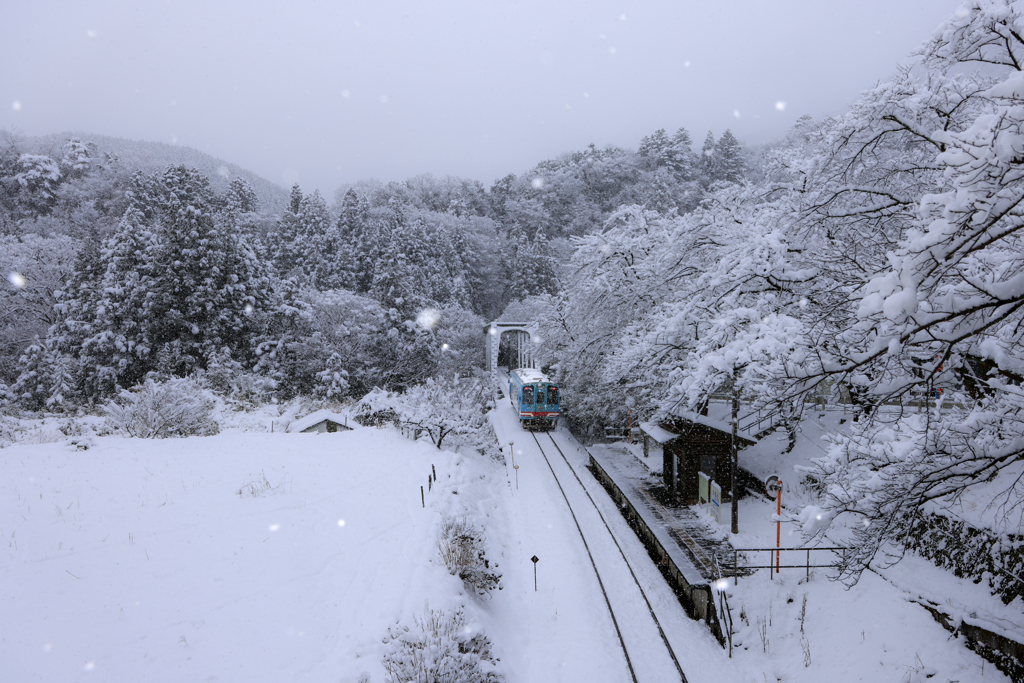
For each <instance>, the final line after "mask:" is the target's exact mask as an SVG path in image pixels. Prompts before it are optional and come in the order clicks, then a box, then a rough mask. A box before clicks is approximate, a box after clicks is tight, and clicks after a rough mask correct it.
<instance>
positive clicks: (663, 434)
mask: <svg viewBox="0 0 1024 683" xmlns="http://www.w3.org/2000/svg"><path fill="white" fill-rule="evenodd" d="M640 429H641V430H642V431H643V433H644V434H646V435H647V436H649V437H651V438H652V439H654V440H655V441H657V442H658V443H668V442H669V441H671V440H672V439H675V438H676V437H678V436H679V435H678V434H673V433H672V432H670V431H668V430H667V429H662V428H661V427H659V426H658V425H656V424H655V423H653V422H641V423H640Z"/></svg>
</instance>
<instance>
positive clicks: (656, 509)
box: [587, 443, 733, 585]
mask: <svg viewBox="0 0 1024 683" xmlns="http://www.w3.org/2000/svg"><path fill="white" fill-rule="evenodd" d="M587 450H588V452H589V454H590V458H591V463H590V468H591V470H592V471H594V475H595V476H596V477H597V478H598V480H599V481H601V483H602V485H603V486H604V487H605V489H606V490H608V491H609V494H611V495H612V497H613V498H616V500H617V502H618V503H619V507H620V509H621V510H622V512H623V514H626V513H627V510H628V508H632V510H633V511H634V512H633V513H632V514H635V515H636V516H637V517H638V518H639V519H638V520H630V524H631V525H632V526H633V527H634V530H637V529H636V526H637V524H636V522H639V521H642V522H643V526H645V527H647V529H649V533H650V535H653V536H654V538H656V539H657V540H658V541H659V542H660V545H661V547H662V548H663V549H664V552H665V554H666V555H667V556H668V557H667V558H666V559H671V560H672V561H673V563H674V564H675V565H676V566H677V567H678V569H679V571H680V573H681V574H682V575H683V578H685V579H686V581H687V583H689V584H691V585H695V584H707V583H713V582H714V581H715V580H716V579H718V578H720V577H721V576H722V574H721V572H720V570H719V564H720V565H721V567H722V569H725V568H726V567H727V566H728V567H729V568H730V569H731V567H732V564H733V550H732V546H731V545H729V543H728V541H725V540H722V539H720V538H717V537H715V535H714V534H713V533H712V532H711V530H710V529H708V527H707V523H706V522H705V521H704V520H702V519H700V518H699V517H698V516H697V514H696V513H694V512H693V511H692V510H691V509H690V508H688V507H682V506H674V505H668V504H666V502H665V501H664V498H663V496H662V495H661V492H663V491H664V487H663V486H662V484H661V477H660V476H659V475H654V474H652V473H651V470H650V468H649V467H648V466H647V464H646V463H644V462H643V461H642V460H641V459H640V456H638V455H637V454H635V453H634V452H633V451H632V450H630V449H629V447H628V446H627V445H625V444H618V443H613V444H595V445H593V446H590V447H588V449H587ZM602 473H603V475H602ZM615 491H617V492H618V495H616V493H615ZM620 496H621V498H623V499H624V501H623V500H619V497H620ZM625 501H628V503H629V505H628V506H625V507H624V506H623V502H625ZM627 519H628V515H627ZM638 533H640V534H641V538H642V540H645V542H647V541H648V540H649V539H643V535H644V534H642V533H641V532H640V531H639V530H638ZM657 559H658V560H659V561H662V558H660V557H659V558H657Z"/></svg>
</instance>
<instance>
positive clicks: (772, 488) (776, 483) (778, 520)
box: [764, 474, 782, 573]
mask: <svg viewBox="0 0 1024 683" xmlns="http://www.w3.org/2000/svg"><path fill="white" fill-rule="evenodd" d="M764 487H765V488H766V489H768V492H769V493H772V492H774V493H775V501H776V510H775V572H776V573H778V571H779V564H780V563H779V555H780V554H781V553H780V552H779V548H780V547H781V546H782V480H781V479H779V478H778V477H777V476H775V475H774V474H773V475H772V476H770V477H768V479H766V480H765V482H764ZM768 564H771V562H769V563H768Z"/></svg>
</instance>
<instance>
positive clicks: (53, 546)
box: [0, 403, 1020, 683]
mask: <svg viewBox="0 0 1024 683" xmlns="http://www.w3.org/2000/svg"><path fill="white" fill-rule="evenodd" d="M492 413H493V414H492V416H491V420H492V422H493V424H494V427H495V431H496V435H497V438H499V439H501V440H502V441H505V440H513V441H514V442H515V446H514V448H515V450H516V453H517V463H518V464H519V465H520V470H519V472H518V476H519V482H518V488H517V487H516V483H515V473H514V472H513V471H512V469H511V466H510V465H508V464H506V463H503V462H501V461H500V460H496V459H492V458H487V457H483V456H480V455H479V454H476V455H465V454H462V455H460V454H456V453H454V452H451V451H444V450H438V449H437V448H435V447H434V446H433V444H432V443H430V441H429V440H428V439H426V438H423V439H420V440H419V441H415V442H414V441H412V440H409V439H408V438H406V437H404V436H403V435H402V434H401V433H400V432H399V431H398V430H395V429H394V428H387V429H376V428H372V427H357V428H356V429H354V430H351V431H345V432H340V433H336V434H298V433H288V432H283V433H282V432H281V426H282V425H286V424H287V423H289V422H290V421H291V419H290V416H288V415H285V416H284V417H283V418H282V417H281V416H280V415H277V414H275V412H269V411H268V412H264V413H263V414H261V415H249V416H246V419H244V420H239V426H236V427H227V428H225V429H224V430H223V431H222V433H221V434H219V435H216V436H211V437H191V438H187V439H164V440H144V439H127V438H121V437H116V436H106V437H96V436H94V437H84V438H83V437H75V438H73V439H67V438H57V437H60V436H62V435H60V433H59V432H58V431H57V430H56V426H55V425H54V424H53V423H52V422H51V423H49V424H45V423H44V424H38V425H33V426H34V427H36V429H37V431H36V432H35V433H36V435H37V436H36V438H37V440H40V441H45V440H47V439H48V438H55V439H56V440H54V441H53V442H51V443H36V444H24V445H14V446H10V447H8V448H5V449H4V450H3V451H2V452H0V462H2V464H3V468H4V472H5V474H6V476H5V477H4V481H3V484H2V487H3V492H2V493H3V495H2V500H3V508H2V510H0V514H2V518H3V519H4V520H5V522H4V525H3V529H2V537H3V539H4V545H5V549H4V555H5V557H4V562H3V565H2V567H3V568H2V577H3V580H2V581H0V585H2V586H3V588H2V589H0V600H2V603H3V604H4V613H5V615H6V618H5V624H6V626H5V627H4V628H3V630H2V633H0V649H2V655H3V661H4V670H5V672H6V673H5V679H6V680H12V681H15V680H16V681H53V680H71V681H74V680H106V681H123V680H141V679H144V680H152V681H179V680H183V679H188V680H210V681H212V680H242V679H247V680H294V681H346V682H347V681H353V682H354V681H385V680H388V678H387V673H386V671H385V669H384V666H383V663H382V662H383V659H384V655H385V652H386V651H387V646H386V644H385V643H384V642H383V641H384V639H385V637H386V636H387V635H388V632H389V629H391V630H395V629H396V628H397V627H398V626H400V625H406V626H411V627H414V624H415V623H416V619H423V618H424V615H426V614H428V613H429V612H430V611H435V612H447V613H454V612H455V611H457V610H462V612H463V613H464V615H465V618H466V628H467V629H469V630H471V631H472V632H473V634H477V633H480V634H483V635H485V636H486V637H487V638H489V639H490V641H491V648H492V653H493V656H494V659H495V668H496V670H497V671H498V672H499V673H500V674H501V675H502V676H503V677H504V680H508V681H568V680H587V681H621V680H628V671H627V670H626V668H625V664H624V662H623V659H622V656H621V651H620V650H619V649H618V645H617V643H616V641H615V637H614V632H613V631H612V628H611V625H610V620H609V618H608V615H607V612H606V611H605V609H604V605H603V603H602V602H601V601H600V600H599V599H597V595H598V588H597V586H596V582H595V578H594V573H593V570H592V569H591V567H590V564H589V562H588V561H587V559H586V556H585V554H584V549H583V547H582V544H581V542H580V537H579V535H578V533H577V532H576V529H575V527H574V526H573V523H572V520H571V518H570V517H569V515H568V512H567V510H566V508H565V506H564V503H563V502H562V501H561V499H560V497H559V494H558V489H557V487H556V485H555V483H554V481H553V480H552V477H551V475H550V473H549V472H548V471H547V469H546V468H545V467H544V465H543V461H542V460H541V459H540V456H539V454H538V452H537V451H536V448H535V447H533V446H531V445H530V439H529V435H528V433H527V432H524V431H522V430H521V429H520V428H519V426H518V424H517V423H516V419H515V416H514V413H513V412H512V411H511V409H510V408H509V407H508V406H507V405H506V404H504V403H502V404H500V405H499V406H498V408H497V409H496V410H495V411H492ZM227 417H230V416H227ZM271 422H276V423H277V425H278V431H276V432H275V433H273V434H271V433H269V432H270V428H271ZM47 434H48V435H49V436H43V435H47ZM559 440H564V441H565V443H567V444H572V443H575V442H574V441H573V440H572V438H571V436H569V435H568V434H564V433H560V436H559ZM72 441H74V442H76V443H72ZM83 443H87V444H88V449H87V450H82V449H81V448H80V447H79V445H80V444H83ZM807 445H808V446H809V445H812V444H807ZM801 446H802V447H804V444H801ZM577 447H578V446H577ZM611 447H612V446H605V447H604V448H611ZM578 448H580V447H578ZM619 448H621V447H619ZM566 450H567V452H569V453H570V454H571V455H572V456H573V463H574V466H575V467H576V469H577V471H578V472H579V474H580V475H581V476H582V477H584V478H586V479H587V480H588V481H589V482H590V484H593V486H591V492H592V495H595V496H598V497H599V501H600V504H601V506H602V507H603V508H604V509H605V512H606V516H607V517H608V518H609V519H610V520H611V521H612V522H613V529H614V531H615V533H616V534H617V535H618V538H619V540H620V542H621V543H623V545H624V546H625V548H626V551H627V554H628V555H629V557H630V560H631V562H632V563H633V565H634V566H635V567H636V571H638V572H639V573H640V576H641V577H642V578H643V580H644V581H645V582H646V583H647V585H648V586H649V590H650V591H651V596H652V601H653V602H654V603H655V605H656V606H657V609H658V610H659V612H661V613H663V614H665V615H666V617H665V618H666V624H667V626H668V627H669V633H670V640H671V641H672V642H673V643H674V644H675V645H676V646H677V647H678V648H679V655H680V658H681V663H682V666H683V669H684V672H685V674H686V677H687V680H689V681H691V682H693V683H701V682H703V681H708V682H710V681H715V680H735V681H763V680H783V681H808V682H809V681H820V680H822V679H823V678H826V677H827V678H828V679H829V680H835V681H839V682H844V681H860V680H894V681H900V680H905V681H924V680H926V679H927V680H940V681H947V680H948V681H963V682H967V681H998V680H1004V679H1003V677H1002V674H999V673H998V672H997V671H995V669H994V668H993V667H992V665H991V664H987V663H986V662H984V660H982V659H980V658H979V657H977V656H976V655H975V654H974V653H972V652H970V651H968V650H967V649H966V648H964V646H963V644H962V642H960V641H958V640H956V639H952V640H951V639H949V634H948V633H947V632H946V631H944V630H943V629H942V628H941V627H940V626H939V625H938V624H937V623H936V622H935V621H934V620H933V619H932V618H931V616H930V615H929V614H928V613H927V612H925V611H924V609H923V608H921V607H920V606H918V605H916V604H915V603H913V602H912V600H913V599H915V598H917V597H920V596H921V595H922V591H923V590H929V591H931V593H932V594H936V595H941V596H947V597H946V598H945V599H947V600H948V596H952V595H957V596H965V597H966V596H968V595H972V593H971V592H970V587H962V586H957V584H956V582H955V581H953V580H952V579H951V578H947V579H942V578H941V577H939V576H937V575H940V574H944V572H941V571H940V570H938V569H936V568H934V567H932V573H931V574H927V573H926V572H927V569H926V568H925V567H923V566H921V565H913V566H912V567H909V571H905V572H901V573H900V574H899V575H895V576H889V575H888V574H884V573H883V575H877V574H873V573H872V574H869V575H867V576H865V577H864V578H863V579H862V581H861V583H859V584H858V585H857V586H856V587H855V588H853V589H851V590H846V589H845V588H844V587H843V586H842V584H839V583H836V582H834V581H830V580H829V578H828V572H825V571H822V570H814V575H813V577H812V579H811V580H810V581H805V580H804V572H803V571H802V570H784V571H783V573H782V574H781V575H780V576H778V577H775V579H774V580H772V579H770V578H769V576H768V574H767V573H766V572H763V571H762V572H759V573H757V574H756V575H755V576H752V577H748V578H744V579H742V580H741V581H740V583H739V585H732V586H731V587H730V588H729V590H728V592H729V596H730V598H729V599H730V606H731V608H732V611H733V620H734V623H735V625H736V626H735V631H736V633H735V635H734V636H733V644H734V651H733V658H732V659H729V657H728V653H727V652H726V650H724V649H723V648H722V647H720V646H719V644H718V643H717V642H716V641H715V640H714V638H713V637H712V636H711V634H710V632H708V630H707V629H706V628H705V627H703V626H702V625H701V624H700V623H698V622H695V621H692V620H690V619H688V618H687V617H686V615H685V612H684V611H683V610H682V608H681V607H680V606H679V604H678V602H677V601H676V599H675V597H674V596H673V595H672V593H671V591H670V590H669V589H668V587H667V586H666V585H664V583H663V582H662V580H661V578H660V575H659V574H658V572H657V569H656V567H655V566H654V563H653V562H652V561H651V560H650V559H649V557H648V556H647V553H646V551H645V550H644V548H643V546H642V545H640V543H639V542H638V540H637V539H636V537H635V536H634V535H633V534H632V532H631V531H630V529H629V528H628V526H626V524H625V522H624V521H623V520H622V518H621V517H618V518H617V519H616V517H617V515H616V510H615V505H614V503H613V502H612V501H611V500H610V499H608V498H607V497H606V496H605V497H603V498H601V495H602V494H603V491H602V490H601V489H600V487H599V486H598V485H597V484H596V482H595V481H594V480H593V478H592V477H590V475H589V473H588V472H587V471H586V469H585V464H586V457H585V451H584V450H579V451H573V450H570V449H569V448H568V447H567V448H566ZM627 457H635V456H633V455H628V456H627ZM434 472H436V473H437V480H436V483H434V484H431V483H429V482H428V478H432V477H433V473H434ZM421 486H423V487H424V488H425V489H426V493H425V495H424V498H423V499H422V501H423V502H421V497H420V487H421ZM772 512H773V508H772V505H771V504H770V503H769V502H767V501H764V500H760V499H756V498H748V499H745V500H744V504H743V506H742V508H741V515H742V516H743V529H744V530H743V532H742V534H741V536H740V537H739V538H738V539H735V540H733V543H734V544H736V545H744V546H748V545H749V546H757V547H760V546H766V545H771V544H772V543H769V541H772V542H773V541H774V524H773V523H772V521H771V520H772ZM453 518H459V519H463V520H465V521H466V522H468V523H469V524H471V525H473V526H475V527H477V528H478V529H480V530H482V531H483V532H484V537H485V543H484V547H485V550H486V555H487V556H488V557H489V558H490V561H491V562H492V563H493V564H494V568H495V570H496V571H497V572H498V573H500V574H501V580H500V582H501V585H500V589H499V590H492V591H490V592H489V594H486V595H478V594H476V593H475V592H473V591H470V590H467V587H466V585H465V584H464V582H463V581H462V580H460V579H459V577H457V576H453V575H452V574H450V573H449V571H448V569H447V568H446V567H445V566H444V563H443V562H442V561H441V558H440V556H439V546H438V535H439V530H440V527H441V525H442V523H443V521H444V520H446V519H453ZM707 523H708V525H709V527H714V526H717V525H716V524H715V523H714V522H713V521H712V520H711V519H710V518H708V519H707ZM720 533H722V534H724V533H725V529H724V527H723V528H722V531H721V532H720ZM798 543H799V541H798V539H797V538H793V535H792V534H790V533H789V532H787V535H786V537H785V542H784V545H797V544H798ZM534 555H536V556H539V557H540V558H541V559H540V562H539V563H538V566H537V570H538V572H537V576H538V578H537V590H536V591H535V590H534V585H533V583H534V575H533V565H532V563H531V562H530V557H531V556H534ZM898 566H899V567H903V565H898ZM919 572H920V573H919ZM613 576H614V575H613ZM924 577H927V578H924ZM606 578H607V575H606ZM627 578H628V577H627ZM935 581H941V582H942V583H935ZM659 584H660V585H659ZM947 591H948V592H947ZM805 596H806V604H805ZM972 605H974V607H972V609H976V610H978V611H982V610H981V609H980V608H978V607H977V603H973V602H972ZM637 607H638V609H642V608H641V607H640V606H639V605H638V606H637ZM1017 614H1018V615H1019V610H1017ZM1016 621H1017V622H1018V623H1019V621H1020V620H1019V618H1017V619H1016ZM759 628H760V630H759ZM1016 628H1017V629H1018V631H1019V629H1020V627H1019V626H1017V627H1016ZM801 643H806V650H805V649H804V646H803V645H802V644H801ZM659 645H660V644H659V643H656V642H652V643H651V647H652V649H653V648H655V647H658V646H659ZM805 653H806V654H805ZM648 656H649V655H648ZM805 656H806V657H807V660H805ZM661 675H662V676H663V678H661V680H673V676H676V677H677V675H676V673H675V670H674V669H672V668H669V669H668V670H665V671H663V672H661ZM641 680H643V679H641Z"/></svg>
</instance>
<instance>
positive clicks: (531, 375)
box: [513, 368, 548, 382]
mask: <svg viewBox="0 0 1024 683" xmlns="http://www.w3.org/2000/svg"><path fill="white" fill-rule="evenodd" d="M513 372H515V373H517V374H518V375H519V376H520V377H521V378H522V379H523V381H524V382H547V381H548V376H547V375H545V374H544V373H543V372H541V371H540V370H537V369H535V368H519V369H517V370H514V371H513Z"/></svg>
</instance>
